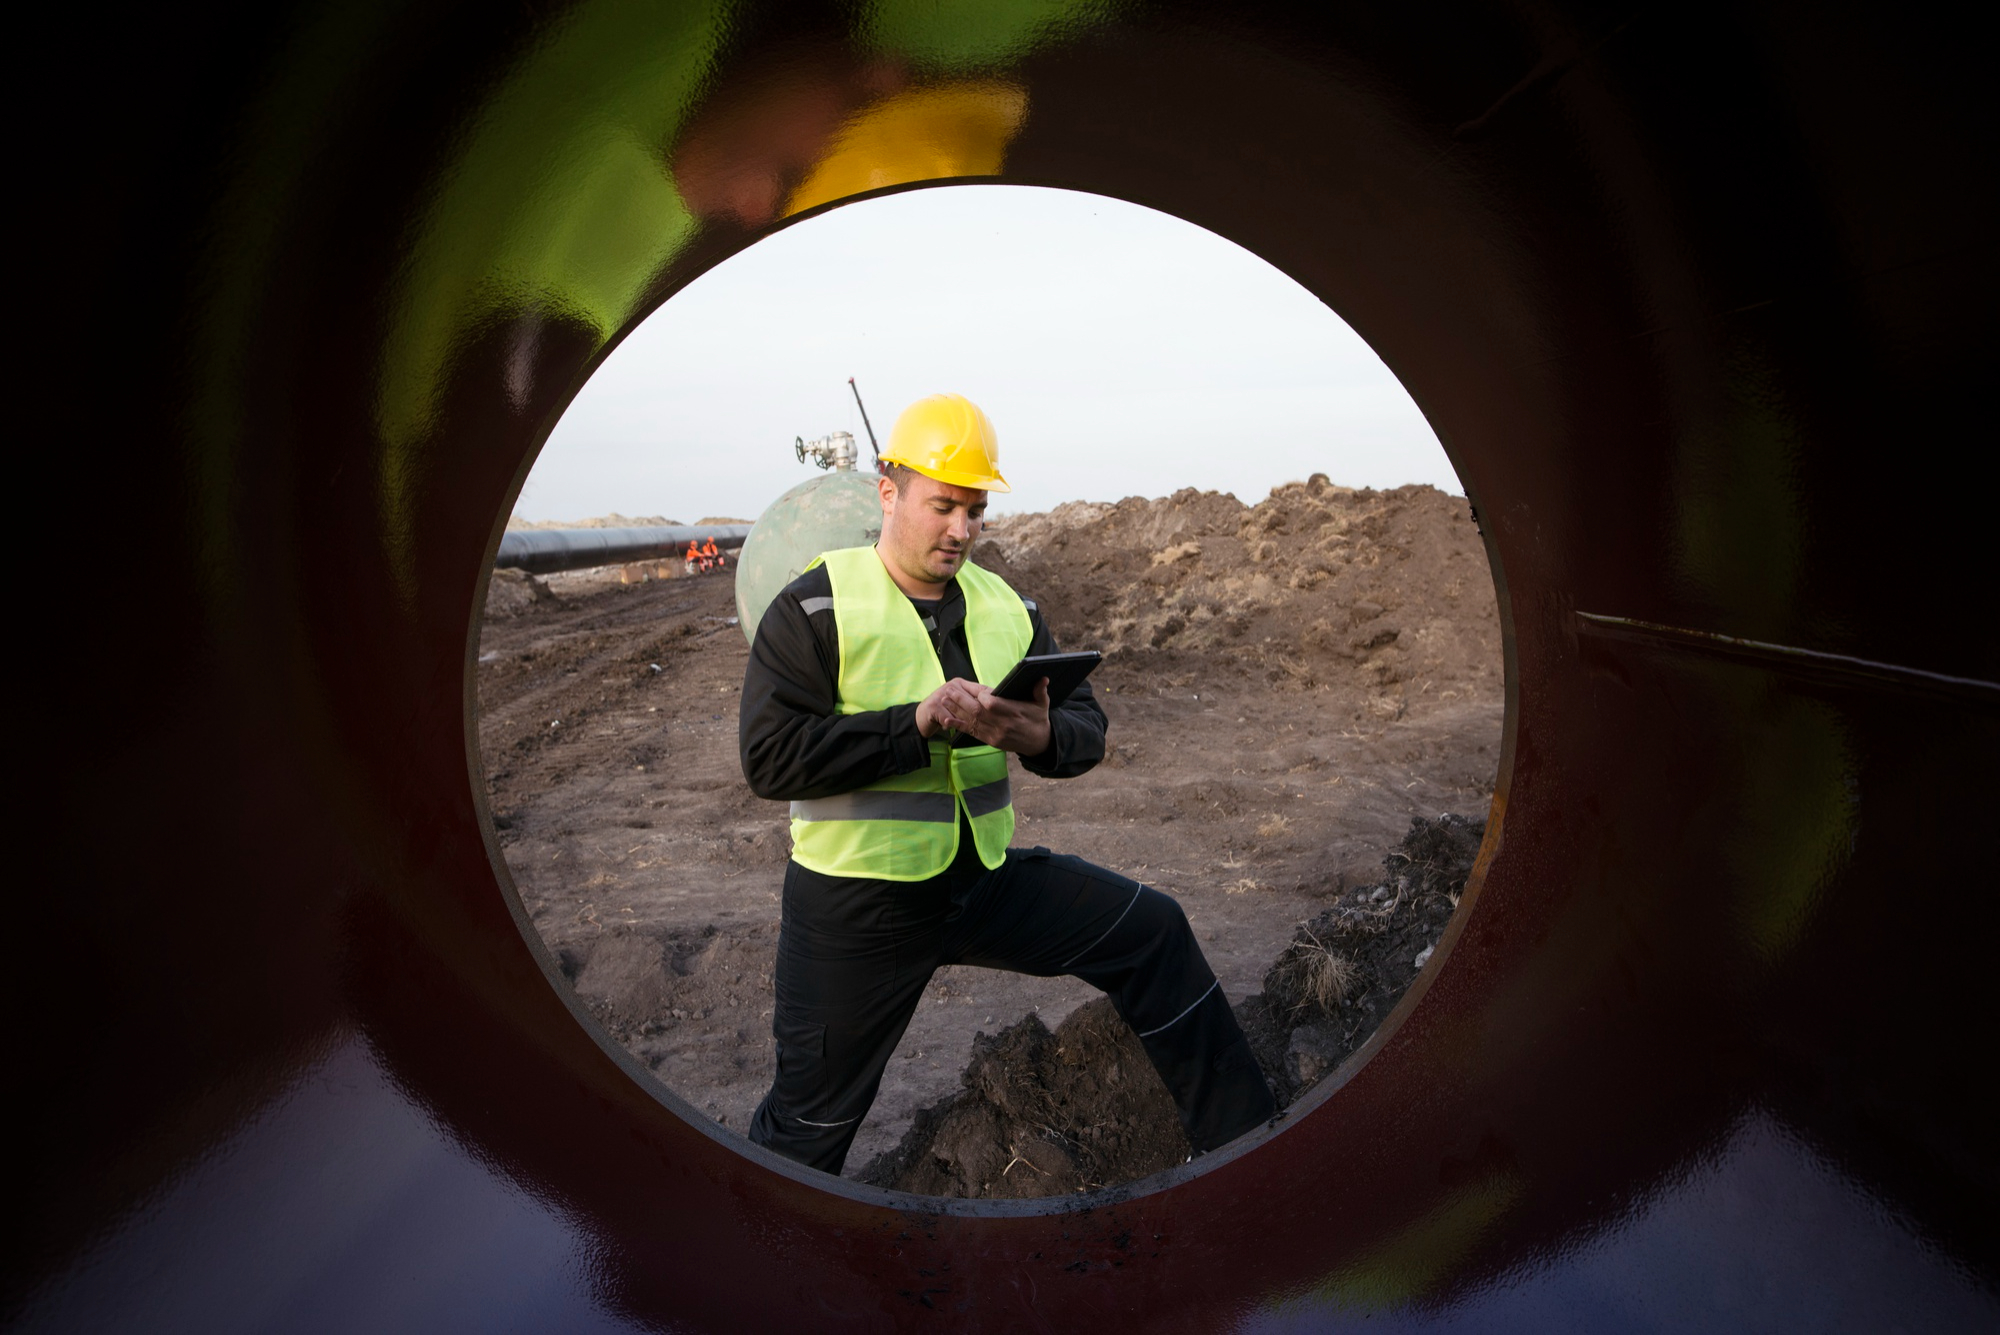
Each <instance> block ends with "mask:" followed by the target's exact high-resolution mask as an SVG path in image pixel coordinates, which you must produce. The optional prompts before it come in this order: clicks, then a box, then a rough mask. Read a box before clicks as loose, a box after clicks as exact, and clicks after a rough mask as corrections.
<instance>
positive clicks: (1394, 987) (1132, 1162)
mask: <svg viewBox="0 0 2000 1335" xmlns="http://www.w3.org/2000/svg"><path fill="white" fill-rule="evenodd" d="M1484 833H1485V826H1484V825H1483V824H1482V823H1481V822H1479V821H1474V820H1468V819H1467V818H1465V817H1463V816H1453V815H1445V816H1442V817H1439V818H1438V819H1437V820H1427V819H1425V818H1423V817H1421V816H1420V817H1417V818H1416V819H1414V820H1412V821H1411V822H1410V832H1409V834H1408V835H1406V836H1405V837H1404V839H1403V843H1402V846H1401V847H1400V848H1399V849H1398V850H1397V851H1396V852H1393V853H1391V854H1389V855H1388V856H1387V857H1386V858H1384V859H1383V860H1382V866H1383V870H1384V872H1385V873H1386V875H1385V876H1384V878H1383V879H1382V880H1381V881H1380V882H1378V883H1377V884H1375V885H1372V886H1362V887H1358V888H1356V889H1354V890H1351V891H1349V892H1347V893H1345V894H1343V895H1341V896H1340V897H1339V899H1338V900H1337V901H1336V902H1335V903H1334V905H1333V906H1332V907H1331V908H1329V909H1327V910H1326V911H1325V912H1323V913H1320V914H1318V915H1317V916H1315V917H1314V918H1313V919H1312V920H1311V921H1309V922H1307V923H1304V924H1302V925H1300V926H1299V927H1298V929H1297V930H1296V931H1295V932H1294V934H1293V936H1292V940H1291V943H1290V944H1289V945H1287V946H1286V947H1285V949H1284V950H1283V951H1282V952H1280V953H1279V955H1278V957H1277V958H1276V959H1275V960H1273V961H1272V963H1271V967H1270V969H1269V970H1267V971H1266V972H1265V974H1264V990H1263V991H1262V992H1260V993H1257V994H1256V995H1254V996H1250V997H1246V998H1245V999H1244V1000H1243V1001H1241V1002H1240V1003H1238V1004H1237V1006H1236V1007H1235V1010H1236V1018H1237V1021H1238V1023H1240V1024H1242V1026H1243V1028H1244V1032H1245V1033H1246V1034H1247V1035H1248V1036H1249V1039H1250V1046H1251V1048H1252V1050H1253V1051H1255V1052H1256V1054H1257V1060H1258V1061H1259V1063H1260V1064H1262V1066H1263V1068H1264V1073H1265V1076H1266V1078H1267V1079H1268V1080H1269V1081H1270V1083H1271V1087H1272V1091H1273V1092H1274V1093H1275V1094H1276V1095H1277V1100H1278V1107H1279V1108H1280V1109H1283V1108H1286V1107H1289V1106H1290V1105H1291V1104H1292V1103H1294V1102H1295V1101H1296V1100H1297V1099H1298V1097H1299V1096H1300V1095H1301V1094H1303V1093H1305V1091H1306V1090H1308V1089H1310V1088H1312V1087H1313V1086H1314V1085H1315V1084H1317V1083H1319V1081H1320V1080H1321V1079H1322V1078H1323V1077H1325V1076H1326V1075H1328V1074H1329V1073H1331V1072H1332V1071H1333V1070H1334V1069H1335V1068H1336V1067H1338V1066H1339V1065H1340V1063H1341V1062H1342V1061H1344V1060H1345V1059H1346V1058H1347V1057H1348V1056H1349V1054H1351V1053H1352V1052H1354V1050H1355V1049H1356V1048H1358V1047H1360V1046H1361V1045H1362V1044H1363V1043H1365V1042H1366V1041H1367V1040H1368V1036H1369V1035H1370V1034H1372V1033H1374V1032H1375V1030H1376V1028H1377V1027H1378V1026H1379V1025H1380V1024H1381V1023H1382V1021H1383V1020H1384V1019H1385V1018H1387V1016H1388V1014H1389V1012H1390V1011H1391V1010H1393V1009H1394V1008H1395V1005H1396V1003H1397V1002H1398V1001H1399V1000H1401V999H1402V996H1403V993H1404V992H1406V991H1408V990H1409V987H1410V984H1411V983H1413V982H1414V981H1416V977H1417V974H1418V973H1419V971H1421V969H1422V968H1423V966H1424V964H1425V963H1427V962H1428V961H1429V960H1430V957H1431V952H1432V951H1433V950H1434V949H1436V946H1437V942H1438V938H1439V937H1440V936H1442V935H1443V934H1444V929H1445V924H1447V923H1448V922H1450V921H1451V915H1452V914H1453V913H1454V912H1456V911H1457V908H1458V899H1459V895H1460V894H1461V893H1462V892H1463V891H1464V889H1465V881H1466V877H1467V876H1469V875H1470V874H1471V872H1472V864H1473V859H1474V858H1475V857H1476V856H1477V855H1478V852H1479V841H1480V839H1481V838H1482V837H1483V836H1484ZM963 1080H964V1084H963V1088H961V1089H960V1090H959V1091H958V1092H957V1093H955V1094H952V1095H950V1096H949V1097H947V1098H945V1099H943V1100H941V1101H939V1102H938V1103H935V1104H933V1105H931V1106H930V1107H928V1108H923V1109H919V1110H918V1112H917V1114H916V1117H915V1120H914V1121H913V1122H912V1124H911V1127H910V1130H909V1132H908V1133H907V1134H906V1135H905V1136H904V1137H903V1139H902V1142H901V1143H900V1144H898V1145H897V1146H896V1148H895V1149H893V1150H890V1151H889V1152H887V1153H885V1154H883V1155H881V1156H879V1157H877V1158H876V1159H875V1160H874V1161H873V1162H871V1163H869V1164H868V1165H867V1166H866V1167H865V1168H863V1169H862V1170H861V1172H860V1173H859V1175H858V1176H859V1178H860V1180H861V1181H863V1182H868V1183H871V1184H873V1185H875V1186H879V1187H888V1188H891V1189H893V1190H897V1191H911V1192H917V1193H919V1194H922V1195H926V1196H954V1197H980V1198H985V1199H991V1200H1018V1199H1022V1198H1025V1197H1030V1196H1061V1195H1068V1194H1070V1193H1072V1192H1078V1191H1087V1190H1090V1189H1091V1188H1094V1187H1101V1186H1108V1185H1111V1184H1114V1183H1120V1182H1130V1181H1133V1180H1134V1179H1137V1178H1141V1177H1145V1176H1147V1175H1148V1174H1151V1173H1157V1172H1159V1171H1161V1170H1162V1169H1166V1168H1170V1167H1172V1166H1173V1165H1175V1164H1178V1163H1181V1162H1184V1161H1185V1160H1186V1159H1187V1157H1188V1151H1189V1147H1188V1142H1187V1138H1186V1137H1185V1136H1184V1135H1182V1133H1181V1127H1180V1122H1179V1121H1178V1119H1177V1118H1176V1117H1175V1115H1174V1105H1173V1101H1172V1100H1171V1099H1170V1098H1169V1097H1168V1095H1167V1089H1166V1086H1165V1085H1164V1084H1162V1083H1161V1082H1160V1077H1159V1074H1158V1073H1157V1072H1156V1071H1154V1069H1153V1067H1152V1063H1151V1062H1149V1061H1148V1060H1147V1059H1146V1053H1145V1049H1143V1048H1142V1047H1140V1046H1139V1040H1138V1039H1137V1038H1135V1037H1134V1036H1133V1034H1132V1030H1131V1028H1130V1027H1129V1026H1128V1025H1126V1024H1125V1023H1124V1021H1122V1020H1120V1019H1119V1018H1118V1014H1117V1012H1116V1011H1114V1010H1113V1009H1112V1008H1111V1002H1110V1001H1109V1000H1108V999H1099V1000H1097V1001H1093V1002H1090V1003H1089V1004H1088V1005H1085V1006H1081V1007H1079V1008H1078V1009H1077V1010H1076V1011H1074V1012H1073V1013H1072V1014H1071V1015H1070V1017H1069V1018H1068V1019H1067V1020H1065V1021H1063V1023H1062V1024H1061V1025H1060V1026H1059V1027H1058V1028H1057V1029H1056V1031H1055V1032H1054V1033H1053V1034H1051V1033H1050V1032H1049V1030H1048V1027H1047V1026H1046V1025H1044V1024H1043V1023H1042V1022H1041V1020H1040V1018H1039V1017H1037V1016H1033V1015H1030V1016H1028V1017H1027V1018H1026V1019H1024V1020H1022V1021H1021V1022H1020V1023H1018V1024H1015V1025H1012V1026H1010V1027H1009V1028H1007V1029H1004V1030H1002V1031H1001V1032H1000V1033H999V1034H998V1035H995V1036H993V1037H990V1038H989V1037H988V1036H986V1035H985V1034H980V1035H979V1036H978V1037H976V1038H974V1039H973V1042H972V1061H971V1064H970V1065H968V1066H967V1067H966V1069H965V1075H964V1077H963Z"/></svg>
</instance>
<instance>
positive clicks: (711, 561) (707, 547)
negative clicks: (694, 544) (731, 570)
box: [701, 538, 722, 570]
mask: <svg viewBox="0 0 2000 1335" xmlns="http://www.w3.org/2000/svg"><path fill="white" fill-rule="evenodd" d="M701 554H702V556H703V557H705V558H707V559H706V568H708V569H712V570H720V569H722V553H721V551H719V550H718V549H717V548H716V545H715V539H714V538H710V539H709V540H708V541H707V542H705V543H703V544H702V546H701Z"/></svg>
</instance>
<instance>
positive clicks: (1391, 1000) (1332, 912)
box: [1236, 815, 1486, 1108]
mask: <svg viewBox="0 0 2000 1335" xmlns="http://www.w3.org/2000/svg"><path fill="white" fill-rule="evenodd" d="M1485 834H1486V826H1485V823H1484V822H1482V821H1477V820H1472V819H1469V818H1467V817H1464V816H1453V815H1444V816H1440V817H1438V818H1437V819H1436V820H1427V819H1425V818H1424V817H1422V816H1419V817H1417V818H1415V819H1414V820H1412V821H1411V822H1410V832H1409V834H1407V835H1405V836H1404V838H1403V843H1402V847H1401V848H1400V849H1398V850H1397V851H1396V852H1394V853H1391V854H1389V856H1388V857H1386V858H1384V859H1383V860H1382V867H1383V870H1384V871H1385V872H1387V875H1386V876H1385V877H1384V879H1383V880H1381V881H1380V882H1378V883H1377V884H1375V885H1368V886H1361V887H1359V888H1357V889H1353V890H1349V891H1347V892H1345V893H1344V894H1342V895H1341V896H1340V897H1339V898H1338V899H1336V900H1335V901H1334V904H1333V906H1332V907H1331V908H1328V909H1327V910H1325V911H1324V912H1322V913H1320V914H1318V915H1316V916H1314V917H1313V918H1312V919H1310V920H1309V921H1307V922H1306V923H1304V924H1302V925H1301V926H1300V927H1299V929H1298V931H1297V932H1296V933H1294V934H1293V937H1292V942H1291V944H1290V945H1288V946H1286V947H1285V949H1284V951H1283V952H1282V953H1281V954H1279V956H1278V958H1277V959H1276V960H1274V961H1272V963H1271V968H1270V970H1269V971H1268V972H1267V973H1265V975H1264V990H1263V991H1262V992H1261V993H1258V994H1257V995H1255V996H1251V997H1245V998H1244V999H1243V1001H1242V1002H1241V1003H1239V1004H1238V1005H1237V1007H1236V1018H1237V1020H1238V1021H1239V1022H1240V1023H1241V1024H1242V1025H1243V1029H1244V1032H1245V1033H1247V1034H1248V1035H1249V1036H1250V1046H1251V1047H1252V1048H1253V1049H1254V1050H1255V1051H1256V1053H1257V1060H1258V1061H1259V1062H1261V1063H1262V1064H1263V1067H1264V1072H1265V1074H1266V1075H1268V1076H1269V1077H1270V1078H1271V1085H1272V1088H1273V1090H1274V1091H1275V1092H1276V1093H1277V1095H1278V1106H1279V1107H1281V1108H1282V1107H1285V1106H1287V1105H1288V1104H1290V1103H1291V1102H1292V1101H1293V1100H1294V1099H1296V1098H1298V1096H1299V1095H1301V1094H1303V1093H1305V1091H1306V1090H1308V1089H1310V1088H1312V1087H1313V1086H1314V1085H1315V1084H1317V1083H1318V1082H1319V1081H1320V1079H1321V1078H1322V1077H1323V1076H1325V1075H1327V1074H1328V1073H1329V1072H1331V1071H1332V1070H1333V1069H1334V1068H1335V1067H1337V1066H1339V1065H1340V1063H1341V1062H1343V1061H1345V1060H1347V1058H1348V1056H1349V1055H1350V1054H1351V1053H1353V1052H1354V1050H1355V1049H1356V1048H1358V1047H1360V1046H1361V1045H1362V1044H1363V1043H1366V1042H1367V1041H1368V1037H1369V1035H1371V1034H1373V1033H1374V1032H1375V1030H1376V1029H1377V1028H1379V1027H1380V1026H1381V1023H1382V1021H1384V1020H1386V1019H1387V1018H1388V1017H1389V1012H1390V1011H1392V1010H1394V1009H1395V1008H1396V1003H1397V1002H1398V1001H1401V1000H1402V998H1403V993H1404V992H1406V991H1408V990H1409V987H1410V984H1411V983H1413V982H1415V981H1416V978H1417V974H1418V973H1420V972H1421V971H1422V970H1423V967H1424V965H1426V964H1428V963H1430V958H1431V952H1432V951H1433V950H1435V949H1436V948H1437V943H1438V938H1439V937H1441V936H1443V935H1444V929H1445V926H1446V924H1447V923H1449V922H1450V921H1451V915H1452V914H1454V913H1456V912H1457V911H1458V899H1459V895H1460V894H1461V893H1463V892H1464V890H1465V879H1466V877H1468V876H1470V875H1471V874H1472V863H1473V859H1475V858H1476V857H1478V855H1479V841H1480V840H1481V839H1483V838H1484V837H1485Z"/></svg>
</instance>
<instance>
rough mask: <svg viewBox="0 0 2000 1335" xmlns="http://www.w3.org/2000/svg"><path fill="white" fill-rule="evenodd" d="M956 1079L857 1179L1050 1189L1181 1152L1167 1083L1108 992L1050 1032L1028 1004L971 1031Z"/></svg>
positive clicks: (1130, 1170) (1113, 1178) (1154, 1167)
mask: <svg viewBox="0 0 2000 1335" xmlns="http://www.w3.org/2000/svg"><path fill="white" fill-rule="evenodd" d="M963 1078H964V1081H965V1088H964V1089H963V1090H962V1091H960V1092H959V1093H957V1094H954V1095H952V1096H951V1097H949V1098H947V1099H945V1100H944V1101H943V1102H941V1103H938V1104H935V1105H933V1106H932V1107H929V1108H923V1109H919V1110H918V1112H917V1115H916V1120H915V1122H914V1123H913V1124H912V1126H911V1128H910V1131H909V1134H908V1135H906V1136H904V1137H903V1140H902V1143H901V1144H900V1145H898V1146H897V1147H896V1148H895V1149H893V1150H890V1151H889V1152H888V1153H886V1154H883V1155H881V1156H880V1157H878V1158H877V1159H876V1160H874V1161H873V1162H872V1163H870V1164H868V1165H867V1166H866V1167H864V1168H863V1169H862V1170H861V1172H860V1174H859V1177H860V1180H861V1181H863V1182H869V1183H873V1184H874V1185H876V1186H881V1187H893V1188H895V1189H896V1190H898V1191H914V1192H920V1193H922V1194H923V1195H926V1196H958V1197H967V1196H979V1197H986V1198H989V1199H994V1200H1018V1199H1021V1198H1023V1197H1028V1196H1059V1195H1064V1194H1067V1193H1069V1192H1073V1191H1083V1190H1085V1189H1087V1188H1090V1187H1095V1186H1102V1185H1105V1184H1107V1183H1113V1182H1128V1181H1130V1180H1131V1179H1133V1178H1135V1177H1144V1176H1145V1175H1146V1174H1148V1173H1157V1172H1159V1171H1160V1170H1161V1169H1163V1168H1167V1167H1170V1166H1172V1165H1174V1164H1177V1163H1180V1162H1182V1161H1183V1160H1185V1159H1186V1158H1187V1155H1188V1144H1187V1137H1186V1136H1184V1135H1183V1134H1182V1133H1181V1125H1180V1121H1179V1119H1178V1118H1176V1117H1175V1115H1174V1105H1173V1101H1172V1100H1171V1099H1170V1098H1168V1097H1167V1089H1166V1086H1165V1085H1163V1084H1161V1083H1160V1076H1159V1073H1158V1072H1157V1071H1155V1070H1154V1069H1153V1065H1152V1063H1151V1062H1150V1061H1148V1060H1147V1059H1146V1050H1145V1049H1144V1048H1142V1047H1140V1046H1139V1040H1138V1039H1137V1038H1136V1037H1134V1036H1133V1034H1132V1028H1131V1026H1130V1025H1128V1024H1126V1023H1125V1022H1124V1021H1123V1020H1121V1019H1119V1018H1118V1012H1117V1011H1115V1010H1113V1009H1112V1008H1111V1002H1110V999H1109V998H1104V997H1100V998H1099V999H1098V1000H1096V1001H1092V1002H1089V1003H1087V1004H1085V1005H1082V1006H1079V1007H1077V1008H1076V1010H1074V1011H1072V1012H1071V1013H1070V1017H1069V1018H1068V1019H1067V1020H1064V1021H1063V1022H1062V1023H1061V1024H1060V1025H1058V1026H1057V1027H1056V1031H1055V1032H1054V1033H1050V1032H1049V1029H1048V1026H1047V1025H1045V1024H1043V1023H1042V1021H1041V1017H1040V1016H1037V1015H1029V1016H1028V1017H1027V1018H1025V1019H1023V1020H1022V1021H1020V1023H1018V1024H1015V1025H1011V1026H1009V1027H1008V1028H1006V1029H1003V1030H1001V1031H1000V1033H999V1034H997V1035H995V1036H994V1037H991V1038H988V1037H987V1036H986V1035H985V1034H981V1035H979V1036H978V1037H977V1038H975V1039H974V1040H973V1041H972V1063H971V1065H969V1066H967V1067H966V1068H965V1075H964V1077H963Z"/></svg>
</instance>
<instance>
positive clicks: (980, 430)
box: [882, 394, 1013, 491]
mask: <svg viewBox="0 0 2000 1335" xmlns="http://www.w3.org/2000/svg"><path fill="white" fill-rule="evenodd" d="M882 462H883V463H885V464H902V465H903V466H904V467H905V468H913V469H915V470H916V471H917V472H919V473H922V474H923V475H924V476H925V477H928V478H934V479H936V480H937V481H939V482H945V483H949V484H950V485H952V486H954V487H971V488H973V489H974V490H977V491H1012V490H1013V488H1012V487H1010V486H1008V485H1007V479H1006V478H1004V477H1001V476H1000V437H999V435H998V434H997V433H995V432H994V430H993V423H991V422H990V421H988V420H987V419H986V414H985V413H983V412H981V411H979V405H978V404H976V403H974V402H973V401H972V400H971V399H968V398H966V397H965V396H964V395H962V394H933V395H931V396H930V397H929V398H925V399H918V400H917V401H916V402H915V403H913V404H911V405H910V406H909V407H907V408H905V409H903V415H902V416H901V417H898V418H897V419H896V426H895V429H894V430H892V431H890V432H889V448H888V449H886V450H884V451H882Z"/></svg>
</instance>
